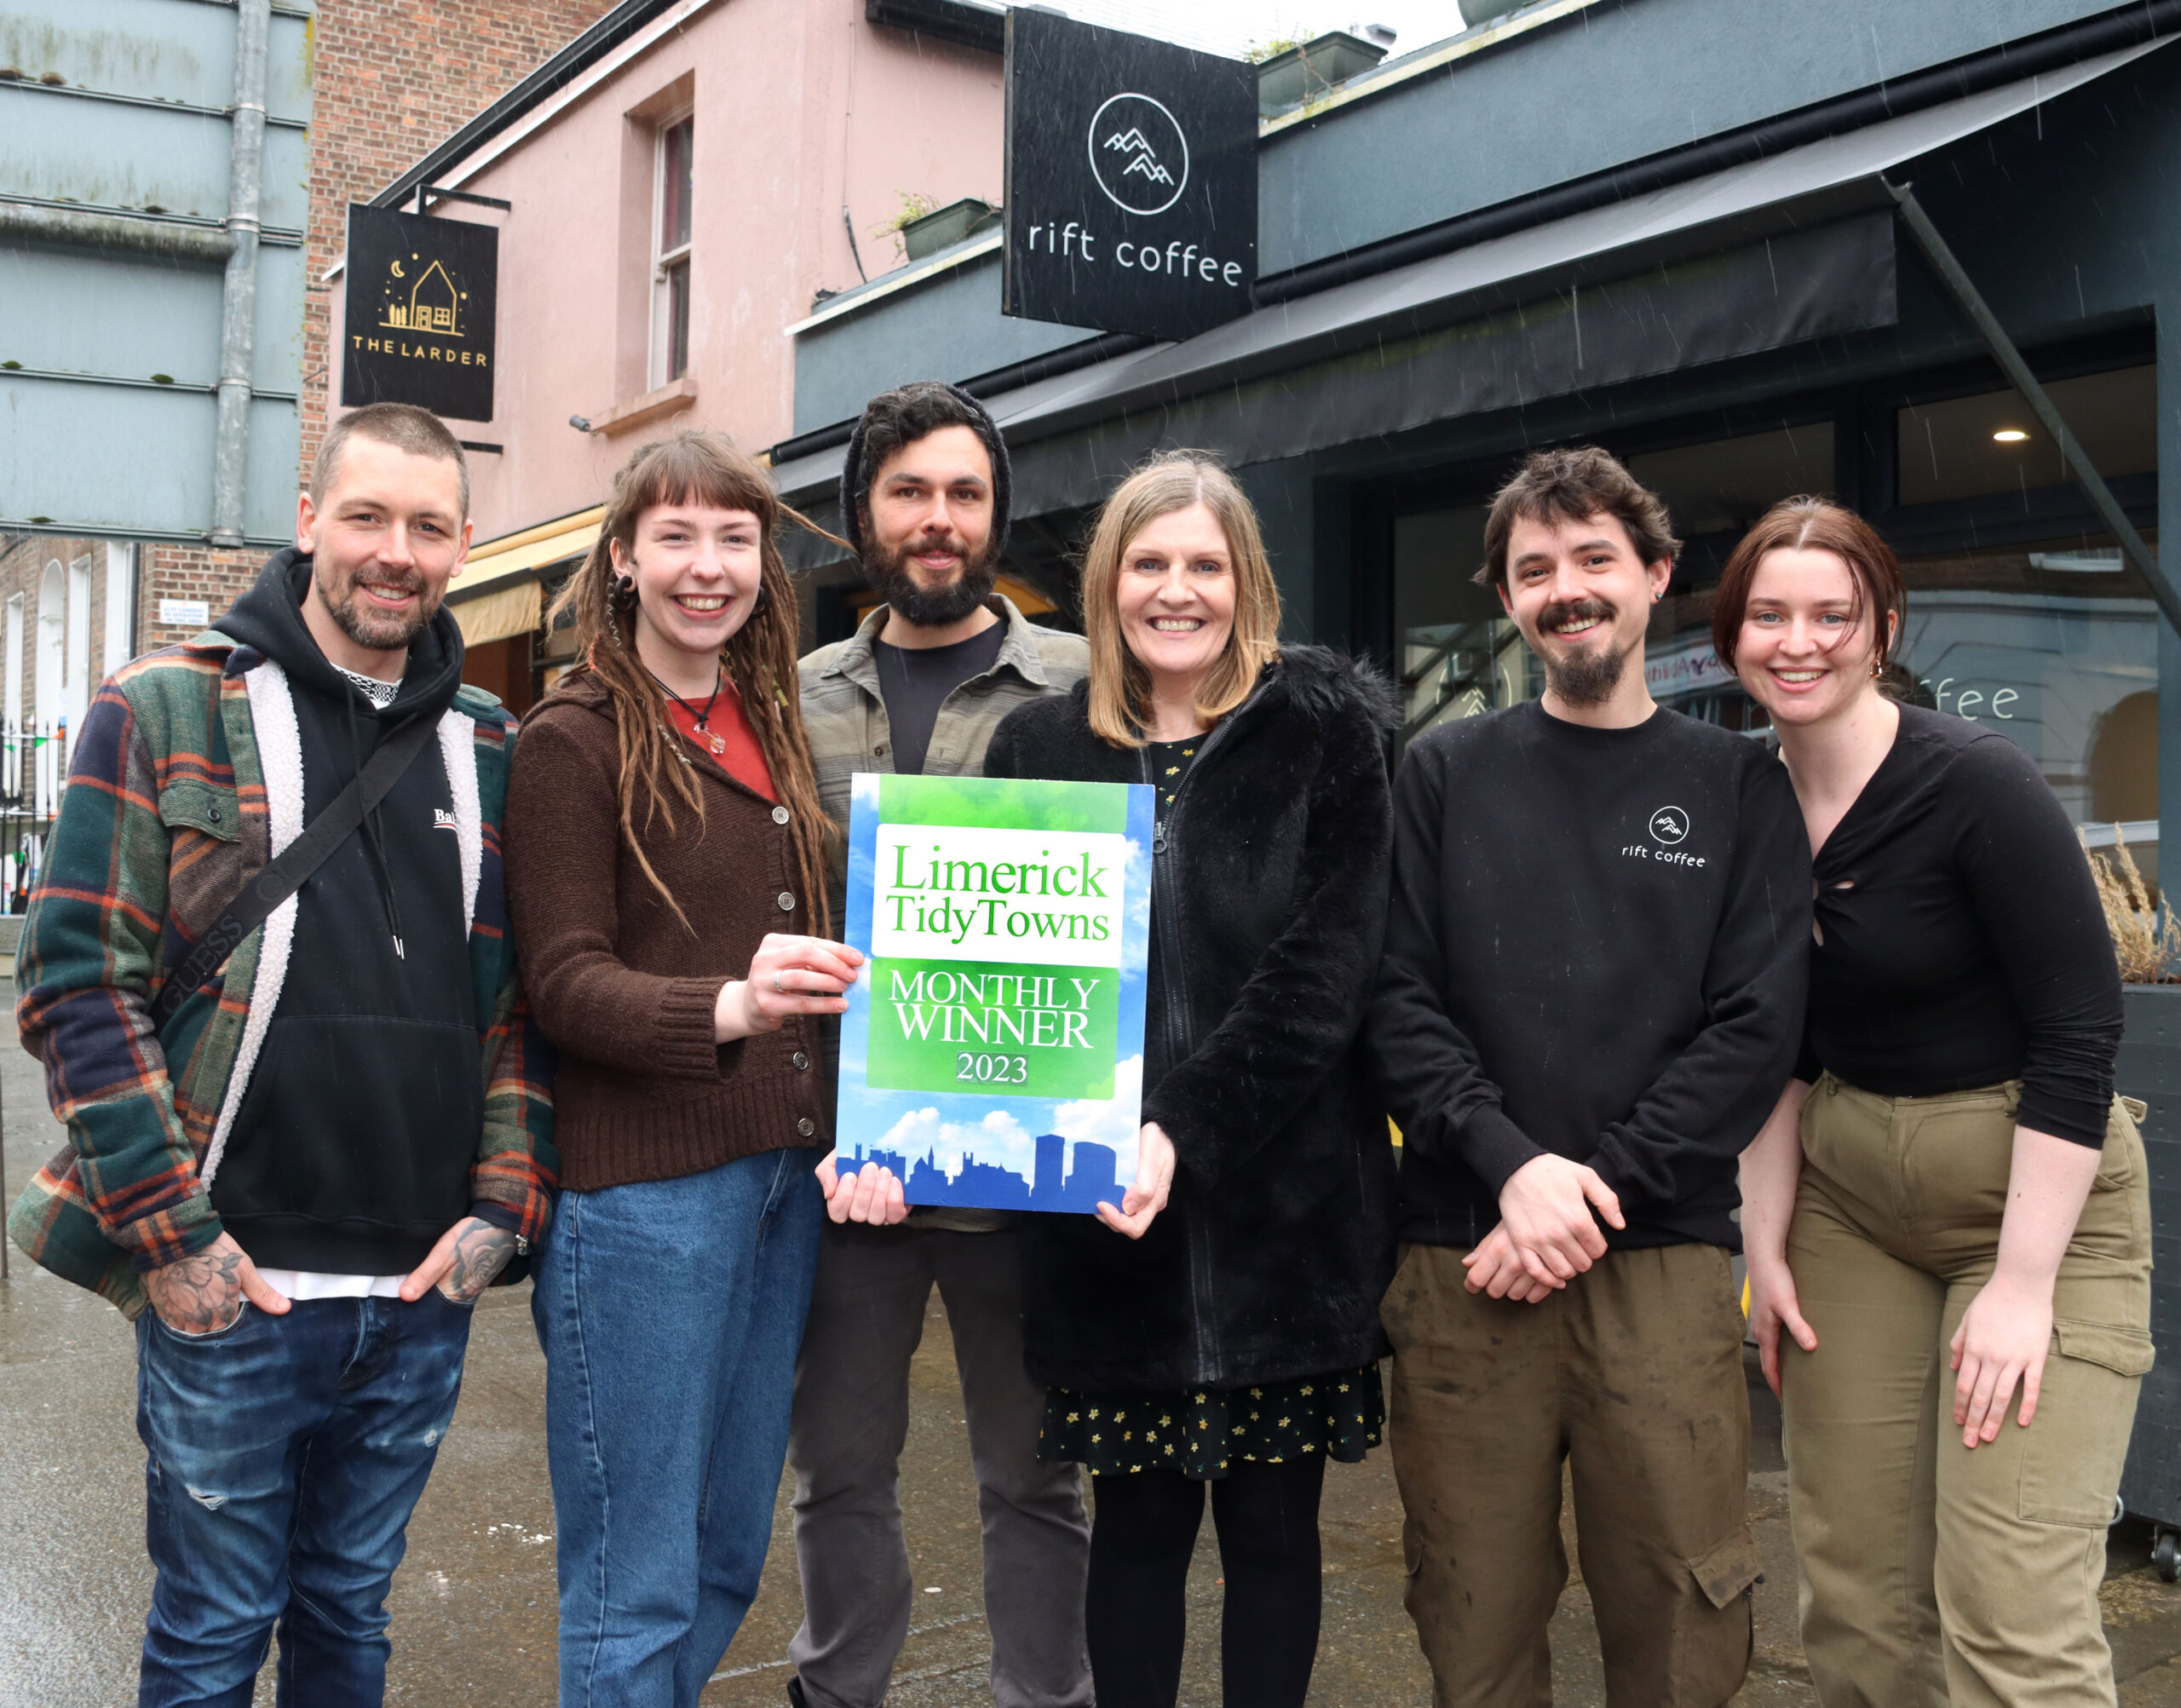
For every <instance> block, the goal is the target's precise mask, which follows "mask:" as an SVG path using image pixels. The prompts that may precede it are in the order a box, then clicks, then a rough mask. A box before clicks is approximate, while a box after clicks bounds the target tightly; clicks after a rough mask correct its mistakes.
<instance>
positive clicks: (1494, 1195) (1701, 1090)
mask: <svg viewBox="0 0 2181 1708" xmlns="http://www.w3.org/2000/svg"><path fill="white" fill-rule="evenodd" d="M1809 944H1810V854H1809V844H1808V839H1807V837H1805V835H1804V830H1803V820H1802V814H1801V813H1800V812H1799V811H1798V810H1797V808H1796V806H1795V797H1794V793H1793V789H1792V788H1791V787H1790V785H1789V784H1788V780H1787V771H1786V769H1785V768H1783V767H1782V766H1781V764H1780V763H1779V762H1778V761H1777V760H1776V759H1775V758H1774V757H1773V756H1771V754H1770V753H1769V752H1768V751H1767V750H1765V749H1764V747H1763V746H1761V745H1758V743H1756V742H1754V741H1752V740H1750V739H1748V738H1747V737H1746V736H1740V735H1735V734H1731V733H1729V732H1727V731H1725V730H1723V729H1719V728H1717V727H1714V726H1712V725H1710V724H1704V723H1699V722H1695V721H1694V720H1693V719H1690V718H1687V717H1683V716H1681V715H1680V714H1678V713H1677V712H1671V711H1665V710H1660V711H1655V712H1654V713H1653V714H1652V715H1651V716H1650V717H1649V719H1648V720H1647V721H1646V722H1643V723H1642V724H1639V725H1637V727H1634V728H1632V729H1593V728H1591V727H1587V726H1585V725H1580V724H1574V723H1569V722H1565V721H1563V720H1562V719H1559V718H1556V717H1553V716H1551V715H1550V714H1549V713H1547V712H1546V711H1545V709H1544V708H1543V707H1542V706H1541V705H1539V704H1537V703H1535V702H1534V701H1533V702H1529V703H1527V704H1522V705H1517V706H1513V707H1510V708H1509V709H1508V710H1505V711H1499V712H1493V713H1491V714H1489V715H1488V716H1483V717H1476V718H1469V719H1465V720H1464V721H1462V722H1458V723H1453V724H1447V725H1444V726H1442V727H1440V728H1437V729H1435V730H1432V731H1430V733H1427V734H1425V735H1424V736H1423V737H1421V738H1420V739H1418V740H1417V741H1416V742H1415V744H1414V745H1412V746H1411V747H1410V748H1409V750H1408V754H1407V758H1406V759H1405V760H1404V761H1403V762H1402V764H1401V775H1400V777H1399V778H1398V779H1396V781H1395V785H1394V884H1393V899H1392V904H1391V906H1390V910H1389V912H1388V915H1387V920H1386V952H1385V959H1384V965H1383V968H1382V970H1381V972H1380V975H1379V981H1378V995H1377V998H1376V1001H1375V1003H1374V1004H1373V1006H1372V1017H1371V1025H1370V1027H1368V1029H1367V1037H1368V1038H1369V1039H1370V1042H1371V1050H1372V1058H1373V1062H1374V1066H1375V1067H1376V1070H1377V1073H1378V1079H1379V1083H1380V1085H1381V1088H1382V1090H1383V1091H1384V1096H1385V1098H1386V1101H1387V1107H1388V1108H1389V1109H1390V1112H1391V1113H1392V1115H1393V1118H1394V1120H1395V1123H1396V1124H1398V1125H1399V1126H1400V1127H1401V1133H1402V1138H1403V1149H1402V1154H1401V1238H1402V1239H1409V1240H1418V1241H1421V1242H1424V1243H1426V1244H1430V1245H1458V1246H1465V1247H1466V1246H1470V1245H1475V1244H1476V1243H1477V1242H1478V1241H1479V1240H1481V1239H1483V1238H1484V1236H1485V1235H1486V1234H1489V1233H1490V1232H1491V1231H1492V1229H1493V1227H1494V1226H1495V1225H1496V1224H1497V1223H1498V1222H1499V1189H1500V1188H1501V1187H1502V1186H1503V1185H1505V1182H1506V1180H1507V1177H1508V1176H1510V1175H1511V1174H1512V1173H1514V1171H1515V1170H1516V1169H1518V1168H1520V1167H1521V1166H1522V1165H1523V1164H1524V1163H1526V1162H1528V1161H1529V1160H1530V1159H1532V1158H1534V1157H1535V1156H1537V1155H1539V1153H1543V1152H1546V1151H1550V1152H1552V1153H1556V1154H1557V1155H1560V1156H1563V1157H1568V1158H1570V1159H1574V1160H1575V1161H1578V1162H1585V1163H1588V1164H1589V1165H1591V1167H1593V1168H1595V1169H1596V1170H1597V1171H1598V1173H1599V1174H1600V1175H1601V1176H1603V1178H1604V1180H1605V1182H1606V1183H1607V1184H1608V1186H1610V1187H1611V1188H1613V1189H1614V1192H1615V1193H1618V1194H1619V1195H1620V1205H1621V1211H1622V1213H1623V1215H1625V1216H1626V1217H1627V1220H1628V1226H1627V1228H1626V1230H1624V1231H1618V1232H1617V1231H1615V1230H1614V1229H1611V1228H1608V1229H1607V1230H1606V1234H1607V1237H1608V1240H1609V1241H1610V1243H1611V1244H1612V1245H1615V1246H1621V1247H1636V1246H1654V1245H1678V1244H1684V1243H1688V1242H1691V1241H1701V1242H1704V1243H1706V1244H1710V1245H1723V1246H1725V1247H1727V1248H1729V1250H1738V1249H1740V1245H1741V1234H1740V1231H1739V1229H1738V1228H1736V1227H1735V1223H1734V1222H1733V1220H1732V1219H1731V1212H1732V1211H1734V1210H1735V1207H1736V1206H1737V1205H1738V1204H1739V1203H1740V1202H1741V1199H1740V1193H1739V1190H1738V1188H1737V1187H1736V1184H1735V1159H1736V1158H1737V1157H1739V1156H1740V1154H1741V1151H1742V1149H1743V1147H1745V1146H1747V1144H1748V1143H1749V1142H1750V1140H1751V1139H1752V1138H1754V1137H1755V1136H1756V1135H1757V1131H1758V1128H1760V1127H1761V1126H1763V1125H1764V1119H1765V1117H1766V1116H1767V1115H1769V1114H1770V1113H1771V1111H1772V1107H1773V1105H1774V1103H1775V1101H1777V1100H1778V1097H1779V1095H1780V1090H1781V1087H1782V1086H1783V1085H1785V1084H1787V1077H1788V1074H1789V1073H1790V1071H1791V1070H1792V1069H1793V1067H1794V1063H1795V1053H1796V1050H1797V1047H1798V1043H1799V1041H1800V1038H1801V1035H1802V1021H1803V1001H1804V981H1805V979H1806V977H1807V960H1806V954H1807V951H1808V947H1809Z"/></svg>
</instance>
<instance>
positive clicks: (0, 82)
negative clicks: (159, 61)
mask: <svg viewBox="0 0 2181 1708" xmlns="http://www.w3.org/2000/svg"><path fill="white" fill-rule="evenodd" d="M0 89H21V90H25V91H27V92H28V93H30V94H32V95H71V96H73V97H74V98H75V99H76V100H78V101H112V102H114V103H115V104H116V105H118V106H141V107H146V108H148V109H149V110H150V111H152V112H173V113H180V114H182V115H184V116H185V117H187V118H231V117H233V108H231V107H225V106H199V105H198V104H197V103H196V102H194V101H167V100H164V99H163V98H161V97H160V96H158V95H118V94H116V93H115V92H113V91H112V90H111V89H85V88H83V86H82V85H80V84H78V83H40V82H39V81H38V80H37V78H27V77H9V78H0ZM265 123H266V124H267V125H268V126H269V127H271V128H273V129H279V130H308V129H310V121H309V120H308V119H307V118H273V117H272V116H271V115H270V114H268V115H267V117H266V120H265Z"/></svg>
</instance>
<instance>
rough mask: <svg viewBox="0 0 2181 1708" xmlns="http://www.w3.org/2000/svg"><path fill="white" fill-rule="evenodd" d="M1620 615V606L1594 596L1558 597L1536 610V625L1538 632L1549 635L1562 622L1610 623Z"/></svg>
mask: <svg viewBox="0 0 2181 1708" xmlns="http://www.w3.org/2000/svg"><path fill="white" fill-rule="evenodd" d="M1618 616H1620V607H1618V606H1616V605H1614V604H1611V603H1609V602H1608V601H1605V600H1603V599H1599V598H1597V597H1595V596H1591V597H1587V598H1583V599H1559V600H1555V601H1553V602H1552V603H1551V604H1550V605H1548V606H1546V607H1545V609H1544V610H1542V611H1540V612H1538V618H1537V626H1538V631H1539V633H1540V634H1547V635H1550V634H1552V633H1554V632H1555V631H1557V630H1558V629H1559V627H1560V625H1561V624H1563V623H1582V622H1598V623H1610V622H1612V621H1613V619H1614V618H1616V617H1618Z"/></svg>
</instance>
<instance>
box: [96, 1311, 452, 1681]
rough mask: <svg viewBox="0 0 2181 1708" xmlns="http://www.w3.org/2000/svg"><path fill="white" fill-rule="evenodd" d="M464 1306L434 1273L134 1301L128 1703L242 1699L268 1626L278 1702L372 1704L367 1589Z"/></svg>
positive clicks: (395, 1537) (445, 1407) (410, 1498)
mask: <svg viewBox="0 0 2181 1708" xmlns="http://www.w3.org/2000/svg"><path fill="white" fill-rule="evenodd" d="M470 1314H471V1308H470V1307H469V1306H465V1305H457V1304H454V1303H451V1302H450V1301H448V1300H447V1299H446V1297H444V1296H443V1295H442V1294H441V1293H440V1291H439V1290H438V1289H437V1288H434V1289H433V1290H431V1291H429V1292H427V1293H426V1294H425V1295H424V1297H423V1298H422V1299H420V1300H418V1301H417V1303H415V1304H404V1303H402V1302H401V1301H400V1299H388V1298H371V1299H314V1300H310V1301H308V1302H305V1303H298V1304H296V1305H295V1306H294V1307H293V1308H291V1310H290V1311H289V1312H288V1314H286V1315H285V1316H277V1317H276V1316H269V1315H268V1314H265V1313H264V1312H262V1311H260V1310H258V1309H257V1308H256V1307H254V1306H251V1305H248V1304H245V1306H244V1307H243V1309H242V1314H241V1315H240V1316H239V1317H238V1318H237V1319H236V1320H235V1322H234V1325H233V1326H232V1327H230V1328H226V1329H222V1330H220V1331H217V1332H216V1333H212V1334H208V1335H202V1336H189V1335H183V1334H178V1333H176V1331H174V1330H172V1329H170V1328H169V1327H168V1326H166V1325H165V1324H164V1323H163V1322H161V1321H160V1320H159V1319H158V1315H157V1314H156V1313H154V1312H152V1311H149V1310H147V1311H146V1312H145V1313H144V1314H142V1315H141V1317H139V1318H138V1319H137V1320H136V1372H137V1376H136V1393H137V1405H136V1430H137V1433H138V1434H139V1435H141V1436H142V1437H143V1441H144V1445H145V1446H146V1447H147V1448H148V1449H149V1450H150V1453H151V1458H150V1462H149V1464H147V1467H146V1469H145V1483H146V1510H147V1512H146V1524H145V1533H146V1540H147V1545H148V1547H149V1549H150V1550H151V1556H152V1565H153V1567H156V1568H157V1570H158V1581H157V1583H156V1584H154V1585H153V1588H152V1611H151V1614H150V1617H149V1618H148V1619H147V1620H146V1624H145V1632H144V1659H143V1671H142V1679H141V1685H140V1687H139V1694H138V1697H137V1702H138V1705H139V1708H176V1705H180V1704H184V1703H187V1704H192V1705H197V1704H206V1705H217V1708H248V1705H249V1703H250V1698H251V1692H252V1688H253V1683H254V1681H255V1680H256V1676H257V1672H258V1669H259V1668H260V1667H261V1666H262V1665H264V1661H265V1653H266V1647H267V1645H268V1642H270V1641H271V1640H272V1636H273V1629H274V1626H275V1625H276V1624H277V1625H278V1627H279V1634H280V1660H279V1674H278V1680H279V1702H280V1704H281V1705H282V1708H302V1705H308V1708H377V1704H378V1703H379V1702H380V1700H381V1699H382V1698H383V1695H384V1694H385V1688H386V1660H387V1655H388V1653H389V1652H390V1650H391V1648H392V1645H391V1644H390V1643H389V1642H388V1641H387V1637H386V1626H387V1613H386V1593H387V1589H388V1584H391V1583H392V1581H393V1578H394V1567H395V1566H397V1565H398V1564H400V1560H401V1551H402V1547H403V1544H404V1540H405V1532H406V1529H407V1527H408V1523H409V1515H410V1513H411V1510H414V1508H415V1507H416V1504H417V1497H418V1496H419V1495H421V1494H422V1493H423V1492H424V1481H425V1479H426V1478H428V1477H429V1476H430V1475H431V1472H432V1462H433V1460H434V1458H437V1457H438V1454H439V1445H440V1440H441V1438H442V1437H443V1436H445V1435H446V1429H447V1424H448V1423H450V1422H451V1421H452V1418H453V1417H454V1403H455V1400H456V1397H457V1395H458V1394H459V1393H460V1391H461V1388H462V1360H463V1352H464V1350H465V1349H467V1347H468V1345H469V1320H470Z"/></svg>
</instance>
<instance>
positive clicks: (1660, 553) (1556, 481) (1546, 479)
mask: <svg viewBox="0 0 2181 1708" xmlns="http://www.w3.org/2000/svg"><path fill="white" fill-rule="evenodd" d="M1592 516H1610V517H1612V518H1613V519H1614V520H1615V521H1617V522H1619V523H1620V526H1622V527H1623V528H1624V529H1626V531H1627V533H1628V543H1630V544H1631V546H1633V547H1635V549H1636V555H1637V556H1638V557H1640V558H1641V559H1643V561H1644V562H1645V563H1647V564H1648V563H1659V562H1661V561H1663V562H1666V563H1671V562H1672V561H1673V560H1674V556H1675V555H1676V554H1677V553H1678V552H1679V551H1680V550H1681V542H1680V541H1679V540H1677V539H1676V538H1674V536H1673V525H1672V521H1671V520H1669V518H1668V517H1667V515H1666V505H1665V504H1664V503H1662V502H1661V501H1660V498H1659V496H1658V494H1656V493H1655V492H1651V491H1649V489H1648V488H1646V487H1645V486H1643V484H1642V483H1641V482H1639V481H1638V480H1637V478H1636V477H1635V476H1634V475H1633V474H1630V473H1629V472H1628V470H1627V469H1626V467H1624V466H1623V465H1622V463H1621V462H1620V458H1618V457H1614V455H1612V454H1611V453H1610V452H1609V451H1601V450H1599V449H1598V447H1597V446H1595V445H1576V446H1563V447H1561V448H1558V449H1555V450H1551V451H1532V452H1530V454H1529V455H1528V457H1524V458H1523V459H1522V467H1521V468H1520V469H1517V470H1516V472H1515V475H1514V478H1513V479H1512V480H1509V481H1508V482H1507V484H1506V485H1505V486H1502V487H1501V488H1500V489H1499V492H1497V493H1496V494H1495V495H1494V496H1493V500H1492V514H1491V515H1490V516H1488V518H1487V519H1486V520H1485V524H1484V566H1483V567H1482V569H1480V570H1478V571H1477V572H1476V582H1477V584H1478V585H1479V586H1482V587H1499V586H1503V585H1505V583H1506V579H1507V541H1508V538H1509V536H1511V534H1512V533H1513V532H1514V531H1515V524H1516V522H1545V523H1550V524H1556V525H1560V524H1565V523H1568V522H1581V521H1587V520H1590V518H1591V517H1592Z"/></svg>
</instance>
